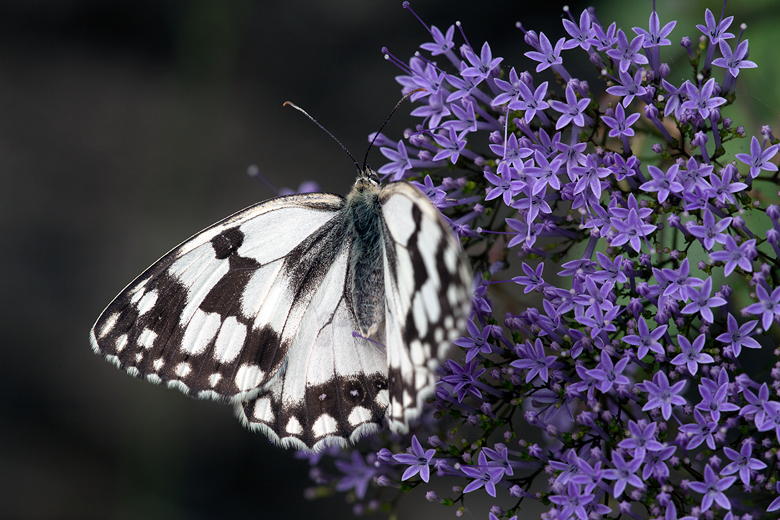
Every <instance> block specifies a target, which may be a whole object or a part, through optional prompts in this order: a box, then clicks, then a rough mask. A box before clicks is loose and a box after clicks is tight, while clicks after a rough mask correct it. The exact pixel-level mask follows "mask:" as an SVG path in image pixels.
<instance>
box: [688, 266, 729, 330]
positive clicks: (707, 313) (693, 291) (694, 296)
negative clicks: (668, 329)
mask: <svg viewBox="0 0 780 520" xmlns="http://www.w3.org/2000/svg"><path fill="white" fill-rule="evenodd" d="M710 294H712V277H711V276H710V277H709V278H707V279H706V280H704V283H703V284H702V286H701V288H700V289H697V288H695V287H688V297H689V298H690V299H691V300H693V301H692V302H691V303H689V304H688V305H686V306H685V307H684V308H683V310H682V313H683V314H693V313H695V312H698V313H699V315H700V316H701V317H702V319H703V320H704V321H706V322H708V323H712V322H714V321H715V317H714V316H713V315H712V309H711V307H722V306H723V305H726V300H724V299H723V298H721V297H719V296H710Z"/></svg>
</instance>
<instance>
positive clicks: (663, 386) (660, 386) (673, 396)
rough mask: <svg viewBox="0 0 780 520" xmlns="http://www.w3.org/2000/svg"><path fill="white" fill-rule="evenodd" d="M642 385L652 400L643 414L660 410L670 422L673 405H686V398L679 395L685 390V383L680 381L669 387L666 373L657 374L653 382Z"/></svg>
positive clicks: (649, 400)
mask: <svg viewBox="0 0 780 520" xmlns="http://www.w3.org/2000/svg"><path fill="white" fill-rule="evenodd" d="M641 384H642V385H643V386H644V390H645V391H646V392H647V393H648V395H649V396H650V399H648V400H647V403H645V405H644V406H643V407H642V411H643V412H646V411H648V410H653V409H655V408H660V409H661V415H663V418H664V419H665V420H667V421H668V420H669V418H670V417H671V416H672V405H675V404H679V405H684V404H685V403H686V401H685V398H683V397H682V396H681V395H678V394H680V393H682V391H683V389H684V388H685V381H678V382H676V383H675V384H674V385H672V386H669V378H667V377H666V374H665V373H664V372H657V373H656V374H655V375H654V376H653V380H652V381H648V380H645V381H644V383H641Z"/></svg>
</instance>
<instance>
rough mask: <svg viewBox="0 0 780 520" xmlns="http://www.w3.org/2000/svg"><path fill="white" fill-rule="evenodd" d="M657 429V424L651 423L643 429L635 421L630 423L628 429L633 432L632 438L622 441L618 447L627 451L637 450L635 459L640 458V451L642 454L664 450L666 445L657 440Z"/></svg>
mask: <svg viewBox="0 0 780 520" xmlns="http://www.w3.org/2000/svg"><path fill="white" fill-rule="evenodd" d="M657 427H658V424H657V423H655V422H650V423H649V424H647V425H646V426H644V427H641V426H639V425H638V424H637V423H636V422H634V421H628V429H629V431H630V432H631V437H629V438H628V439H624V440H622V441H620V443H619V444H618V446H619V447H621V448H625V449H627V450H635V451H634V457H635V458H637V457H640V455H639V453H638V452H639V451H640V450H641V452H642V453H644V452H645V450H650V451H659V450H662V449H663V448H664V445H663V444H661V443H660V442H658V441H657V440H655V430H656V428H657ZM640 458H641V457H640Z"/></svg>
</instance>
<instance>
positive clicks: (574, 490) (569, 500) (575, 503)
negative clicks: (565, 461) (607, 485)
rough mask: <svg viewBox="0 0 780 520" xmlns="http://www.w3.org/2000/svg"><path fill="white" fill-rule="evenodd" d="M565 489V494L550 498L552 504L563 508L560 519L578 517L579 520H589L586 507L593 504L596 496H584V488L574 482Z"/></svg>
mask: <svg viewBox="0 0 780 520" xmlns="http://www.w3.org/2000/svg"><path fill="white" fill-rule="evenodd" d="M565 489H566V493H565V494H560V495H551V496H550V502H552V503H553V504H555V505H557V506H558V507H560V508H561V512H560V517H559V518H572V516H576V517H577V518H578V519H579V520H588V513H587V511H585V506H587V505H588V504H590V503H591V502H593V498H594V495H592V494H589V493H588V494H583V493H582V487H581V486H580V485H579V484H575V483H574V482H569V484H568V485H567V486H566V488H565Z"/></svg>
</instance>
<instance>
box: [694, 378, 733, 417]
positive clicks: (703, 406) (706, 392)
mask: <svg viewBox="0 0 780 520" xmlns="http://www.w3.org/2000/svg"><path fill="white" fill-rule="evenodd" d="M728 386H729V385H728V383H724V384H722V385H720V386H719V387H718V389H717V390H716V391H715V392H713V391H712V389H711V388H710V385H699V394H701V397H702V400H701V402H700V403H699V404H697V405H696V408H698V409H699V410H704V411H705V412H709V414H710V417H712V420H713V421H716V422H717V421H719V420H720V412H733V411H735V410H739V406H737V405H735V404H734V403H729V402H728V401H727V399H728V397H729V393H728V391H729V388H728Z"/></svg>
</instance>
